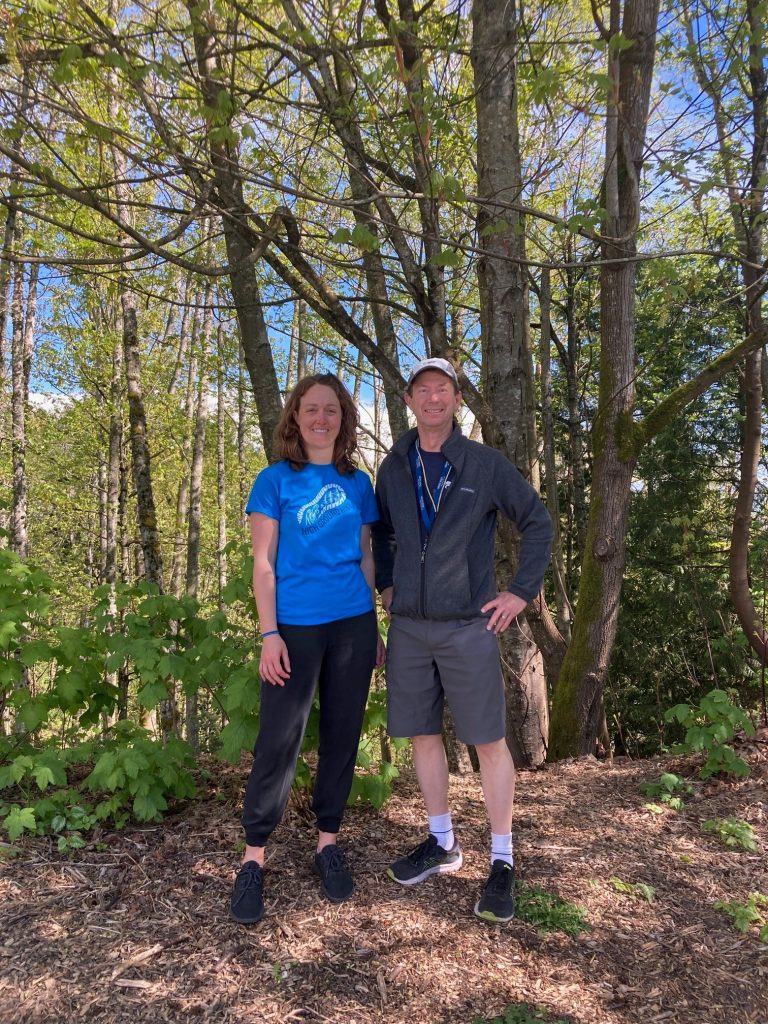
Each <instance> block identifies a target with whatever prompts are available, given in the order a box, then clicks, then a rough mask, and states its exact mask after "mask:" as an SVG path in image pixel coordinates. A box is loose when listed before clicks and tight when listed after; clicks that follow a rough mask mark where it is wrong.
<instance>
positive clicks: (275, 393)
mask: <svg viewBox="0 0 768 1024" xmlns="http://www.w3.org/2000/svg"><path fill="white" fill-rule="evenodd" d="M187 8H188V11H189V17H190V22H191V25H192V31H193V35H194V43H195V55H196V58H197V67H198V72H199V74H200V91H201V94H202V97H203V100H204V102H205V104H206V106H207V107H208V108H209V109H211V110H217V109H219V102H218V100H219V93H220V92H221V91H222V90H223V89H226V85H225V83H226V81H227V77H226V76H224V77H222V76H223V74H224V69H223V68H222V66H221V64H220V62H219V60H218V58H217V57H216V54H217V52H218V51H219V43H218V41H217V37H216V34H215V32H214V30H213V29H214V26H215V25H216V22H217V15H216V13H215V12H214V8H213V4H212V2H211V0H205V2H204V3H203V4H197V3H192V2H191V0H188V4H187ZM208 148H209V153H210V159H211V166H212V168H213V173H214V180H215V183H216V190H217V193H218V207H219V210H220V213H221V220H222V226H223V229H224V242H225V245H226V249H227V258H228V260H229V280H230V285H231V288H232V298H233V299H234V303H235V309H236V311H237V320H238V323H239V325H240V339H241V343H242V346H243V354H244V357H245V365H246V368H247V370H248V375H249V377H250V380H251V387H252V389H253V397H254V401H255V403H256V410H257V413H258V422H259V429H260V431H261V437H262V442H263V445H264V451H265V452H266V453H267V457H268V458H269V459H270V460H271V459H272V443H273V436H274V432H275V428H276V427H277V424H278V421H279V419H280V411H281V408H282V404H281V401H280V386H279V384H278V381H277V374H276V372H275V364H274V361H273V359H272V347H271V345H270V343H269V335H268V334H267V325H266V321H265V320H264V312H263V308H262V303H261V294H260V292H259V285H258V281H257V279H256V269H255V267H254V263H253V244H252V233H251V232H250V231H249V230H248V216H249V211H248V207H247V205H246V203H245V200H244V198H243V186H242V180H241V177H240V166H239V162H238V155H237V151H236V149H235V147H234V145H232V144H231V143H229V142H218V141H214V136H213V134H212V133H211V134H210V135H209V140H208Z"/></svg>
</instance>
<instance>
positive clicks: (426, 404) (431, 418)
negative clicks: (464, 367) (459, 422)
mask: <svg viewBox="0 0 768 1024" xmlns="http://www.w3.org/2000/svg"><path fill="white" fill-rule="evenodd" d="M405 404H406V405H407V406H408V408H409V409H410V410H411V412H412V413H413V415H414V416H415V417H416V424H417V426H419V427H424V428H427V429H429V430H444V429H446V428H448V427H449V426H450V425H451V423H452V422H453V417H454V415H455V414H456V412H457V411H458V409H459V406H460V405H461V392H458V391H454V388H453V382H452V381H451V380H450V379H449V378H448V377H446V375H445V374H444V373H440V371H439V370H424V372H423V373H420V374H419V375H418V377H417V378H416V380H415V381H414V382H413V385H412V387H411V391H410V393H408V392H406V394H405Z"/></svg>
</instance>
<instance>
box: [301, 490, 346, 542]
mask: <svg viewBox="0 0 768 1024" xmlns="http://www.w3.org/2000/svg"><path fill="white" fill-rule="evenodd" d="M346 500H347V496H346V494H345V493H344V490H343V489H342V488H341V487H339V485H338V484H326V485H325V487H321V488H320V490H319V491H318V492H317V494H316V495H315V496H314V498H313V499H312V500H311V501H308V502H307V503H306V505H302V506H301V508H300V509H299V511H298V512H297V513H296V518H297V519H298V521H299V526H300V527H301V532H302V533H304V534H307V533H317V531H318V530H321V529H322V528H323V526H324V525H325V524H326V523H327V522H328V520H329V519H332V518H333V517H334V516H336V515H338V512H337V511H336V510H337V509H338V508H340V507H341V506H342V505H343V504H344V502H345V501H346Z"/></svg>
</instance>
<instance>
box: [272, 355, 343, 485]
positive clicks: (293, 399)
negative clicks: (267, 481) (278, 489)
mask: <svg viewBox="0 0 768 1024" xmlns="http://www.w3.org/2000/svg"><path fill="white" fill-rule="evenodd" d="M315 384H322V385H323V386H324V387H326V388H330V389H331V391H333V393H334V394H335V395H336V397H337V398H338V400H339V405H340V406H341V428H340V429H339V436H338V437H337V438H336V442H335V444H334V446H333V461H334V463H335V465H336V469H338V471H339V472H340V473H354V472H355V470H356V469H357V465H356V464H355V463H354V462H353V461H352V456H353V454H354V452H355V449H356V448H357V426H358V416H357V409H356V408H355V403H354V402H353V401H352V396H351V395H350V393H349V392H348V391H347V389H346V388H345V387H344V385H343V384H342V383H341V381H340V380H339V378H338V377H337V376H336V375H335V374H333V373H313V374H310V376H309V377H302V378H301V380H300V381H299V382H298V384H297V385H296V387H295V388H294V389H293V391H291V393H290V394H289V395H288V397H287V398H286V400H285V405H284V406H283V412H282V415H281V416H280V422H279V423H278V424H277V427H276V428H275V439H274V447H275V455H277V457H278V458H280V459H286V460H287V461H288V462H290V464H291V467H292V468H293V469H301V468H302V466H306V465H307V463H308V462H309V459H308V458H307V453H306V451H305V449H304V442H303V441H302V439H301V433H300V431H299V425H298V423H297V422H296V414H297V413H298V411H299V405H300V403H301V400H302V398H303V397H304V395H306V393H307V392H308V391H309V389H310V388H312V387H314V386H315Z"/></svg>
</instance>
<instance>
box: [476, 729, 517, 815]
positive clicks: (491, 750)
mask: <svg viewBox="0 0 768 1024" xmlns="http://www.w3.org/2000/svg"><path fill="white" fill-rule="evenodd" d="M475 749H476V750H477V759H478V761H479V762H480V780H481V782H482V786H483V796H484V797H485V807H486V810H487V812H488V817H489V819H490V822H491V832H494V833H495V834H496V835H505V834H507V833H509V832H511V831H512V808H513V805H514V802H515V764H514V761H513V760H512V755H511V754H510V752H509V747H508V746H507V741H506V740H505V739H500V740H496V742H495V743H480V744H478V745H477V746H476V747H475Z"/></svg>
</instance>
